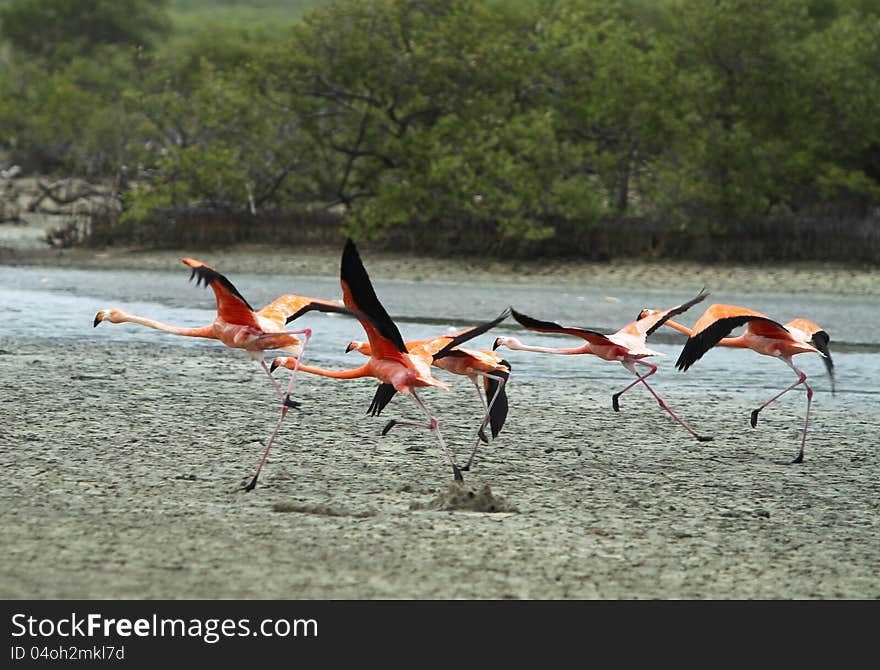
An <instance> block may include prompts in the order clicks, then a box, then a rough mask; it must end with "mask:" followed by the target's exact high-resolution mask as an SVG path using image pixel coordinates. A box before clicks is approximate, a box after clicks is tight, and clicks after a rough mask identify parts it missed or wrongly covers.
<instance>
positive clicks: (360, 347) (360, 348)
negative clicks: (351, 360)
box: [345, 340, 370, 353]
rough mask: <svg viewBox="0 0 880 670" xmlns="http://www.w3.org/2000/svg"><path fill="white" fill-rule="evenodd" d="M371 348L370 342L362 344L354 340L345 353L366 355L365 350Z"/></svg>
mask: <svg viewBox="0 0 880 670" xmlns="http://www.w3.org/2000/svg"><path fill="white" fill-rule="evenodd" d="M369 346H370V344H369V342H361V341H359V340H352V341H351V342H349V343H348V346H347V347H345V353H348V352H349V351H360V352H361V353H364V350H365V349H367V348H369Z"/></svg>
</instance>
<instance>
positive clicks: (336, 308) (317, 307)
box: [284, 302, 371, 323]
mask: <svg viewBox="0 0 880 670" xmlns="http://www.w3.org/2000/svg"><path fill="white" fill-rule="evenodd" d="M312 311H317V312H327V313H332V314H345V315H346V316H353V317H354V318H356V319H358V320H361V319H367V320H371V319H369V317H368V316H367V315H366V314H363V313H361V312H358V311H357V310H354V309H349V308H348V307H343V306H342V305H333V304H328V303H321V302H310V303H308V304H307V305H305V306H303V307H300V308H299V309H298V310H297V311H296V312H294V313H293V314H291V315H290V316H288V317H287V319H286V320H285V322H284V323H290V322H291V321H294V320H295V319H298V318H299V317H301V316H302V315H303V314H305V313H306V312H312Z"/></svg>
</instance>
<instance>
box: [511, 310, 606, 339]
mask: <svg viewBox="0 0 880 670" xmlns="http://www.w3.org/2000/svg"><path fill="white" fill-rule="evenodd" d="M510 313H511V314H512V315H513V318H514V319H516V320H517V321H518V322H519V323H520V325H521V326H524V327H525V328H528V329H529V330H538V331H542V330H545V331H551V332H552V331H559V330H567V331H574V332H577V333H586V334H589V335H599V336H600V337H607V335H605V333H600V332H599V331H597V330H588V329H586V328H580V327H579V326H561V325H559V324H558V323H554V322H553V321H541V320H540V319H535V318H532V317H531V316H528V315H527V314H523V313H522V312H517V311H516V310H515V309H513V307H511V308H510Z"/></svg>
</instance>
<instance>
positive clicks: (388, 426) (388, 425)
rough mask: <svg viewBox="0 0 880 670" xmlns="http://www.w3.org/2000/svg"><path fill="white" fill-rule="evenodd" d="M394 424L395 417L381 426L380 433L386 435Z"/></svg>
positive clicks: (395, 421)
mask: <svg viewBox="0 0 880 670" xmlns="http://www.w3.org/2000/svg"><path fill="white" fill-rule="evenodd" d="M395 424H397V419H389V420H388V422H387V423H386V424H385V427H384V428H382V435H387V434H388V431H389V430H391V429H392V428H394V426H395Z"/></svg>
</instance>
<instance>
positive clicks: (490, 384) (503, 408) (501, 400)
mask: <svg viewBox="0 0 880 670" xmlns="http://www.w3.org/2000/svg"><path fill="white" fill-rule="evenodd" d="M503 362H505V363H506V361H503ZM508 369H509V366H508ZM493 374H495V375H497V376H499V377H501V378H502V379H504V383H503V384H501V383H499V382H498V381H496V380H495V379H492V378H491V377H485V378H484V379H485V380H486V401H487V402H492V398H495V403H494V404H493V405H492V409H491V410H490V411H489V426H490V427H491V428H492V438H493V439H494V438H496V437H498V433H500V432H501V429H502V428H503V427H504V422H505V421H506V420H507V411H508V408H509V406H508V402H507V381H508V380H509V379H510V373H509V372H504V371H503V370H496V371H495V372H494V373H493ZM496 393H497V394H498V397H495V394H496Z"/></svg>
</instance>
